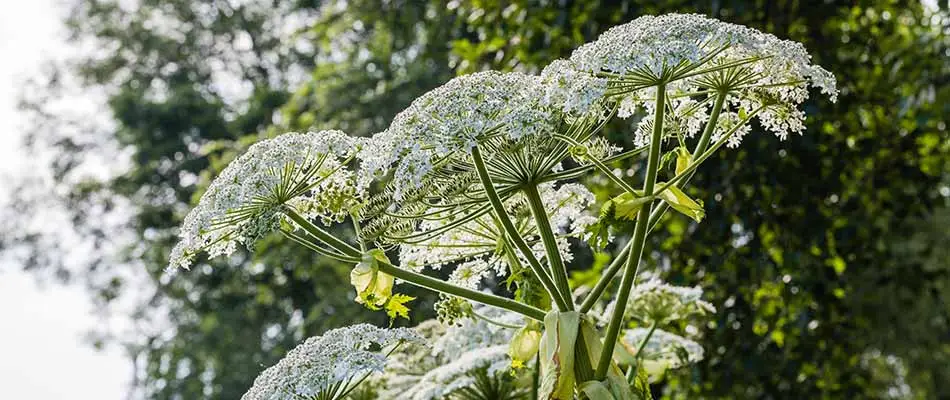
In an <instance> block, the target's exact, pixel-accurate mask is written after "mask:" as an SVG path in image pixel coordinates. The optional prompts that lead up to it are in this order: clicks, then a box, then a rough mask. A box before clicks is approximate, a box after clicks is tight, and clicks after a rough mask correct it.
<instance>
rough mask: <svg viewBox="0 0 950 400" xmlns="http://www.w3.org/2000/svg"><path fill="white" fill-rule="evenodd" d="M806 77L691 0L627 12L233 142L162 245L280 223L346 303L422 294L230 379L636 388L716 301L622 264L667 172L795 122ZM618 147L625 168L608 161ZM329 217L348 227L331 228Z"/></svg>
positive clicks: (225, 243) (784, 130) (219, 239)
mask: <svg viewBox="0 0 950 400" xmlns="http://www.w3.org/2000/svg"><path fill="white" fill-rule="evenodd" d="M810 87H815V88H818V89H820V91H821V92H822V93H824V94H826V95H828V96H830V97H831V99H832V101H834V100H835V97H836V95H837V90H836V88H835V80H834V77H833V76H832V75H831V74H830V73H829V72H828V71H825V70H824V69H822V68H820V67H818V66H815V65H812V64H811V63H810V57H809V56H808V54H807V52H806V51H805V49H804V47H803V46H801V45H800V44H798V43H794V42H790V41H783V40H779V39H777V38H776V37H774V36H772V35H769V34H765V33H762V32H759V31H756V30H753V29H749V28H745V27H742V26H737V25H732V24H727V23H723V22H720V21H717V20H714V19H710V18H706V17H703V16H698V15H678V14H673V15H664V16H658V17H653V16H645V17H642V18H638V19H636V20H634V21H632V22H630V23H627V24H625V25H620V26H617V27H614V28H612V29H610V30H608V31H607V32H606V33H604V34H603V35H601V36H600V37H599V38H598V39H597V40H596V41H594V42H591V43H588V44H586V45H584V46H582V47H580V48H578V49H577V50H576V51H575V52H574V53H573V54H572V55H571V57H570V58H569V59H567V60H558V61H555V62H554V63H552V64H551V65H549V66H548V67H547V68H545V69H544V70H543V72H542V73H541V74H540V76H533V75H526V74H521V73H499V72H482V73H475V74H471V75H466V76H461V77H458V78H455V79H453V80H451V81H449V82H448V83H446V84H445V85H444V86H442V87H439V88H437V89H435V90H433V91H431V92H429V93H427V94H425V95H423V96H421V97H420V98H418V99H417V100H415V101H414V102H413V103H412V105H411V106H410V107H409V108H408V109H406V110H405V111H403V112H402V113H400V114H399V115H397V116H396V117H395V119H394V121H393V122H392V124H391V126H390V127H389V128H388V129H387V130H386V131H384V132H381V133H378V134H376V135H374V136H373V137H371V138H357V137H351V136H347V135H346V134H344V133H343V132H339V131H320V132H308V133H287V134H283V135H280V136H277V137H275V138H272V139H268V140H264V141H261V142H259V143H257V144H254V145H253V146H251V148H250V149H249V150H248V151H247V152H246V153H245V154H243V155H241V156H240V157H238V158H237V159H235V160H234V161H233V162H231V163H230V164H229V165H228V166H227V167H226V168H225V169H224V170H223V171H222V172H221V174H220V175H219V176H218V177H217V178H216V179H215V180H214V181H213V182H212V184H211V185H210V187H209V188H208V190H207V191H206V193H204V195H203V196H202V197H201V199H200V201H199V204H198V205H197V207H195V209H194V210H192V211H191V212H190V213H189V214H188V215H187V217H186V218H185V222H184V224H183V226H182V227H181V232H180V237H181V241H180V243H179V244H178V245H177V246H176V247H175V249H174V251H173V254H172V255H171V259H172V264H173V265H174V266H178V267H183V268H187V267H188V266H189V265H190V264H191V263H192V261H193V258H194V257H195V255H197V254H198V253H202V252H203V253H207V254H208V256H220V255H228V254H230V253H231V252H232V251H234V250H235V248H236V247H237V246H239V245H242V246H248V247H251V246H253V244H254V242H255V241H257V240H258V239H259V238H261V237H262V236H263V235H267V234H271V233H272V232H279V233H280V234H283V235H285V236H286V237H287V238H289V239H291V240H292V241H294V242H296V243H298V244H299V245H301V246H304V247H306V248H307V249H310V250H312V251H313V252H314V253H316V254H317V255H319V256H323V257H330V258H333V259H337V260H341V261H344V262H348V263H351V264H352V265H353V266H354V267H353V270H352V273H351V276H350V277H351V282H352V284H353V286H354V288H355V293H356V295H355V301H356V302H358V303H361V304H363V305H365V306H366V307H368V308H370V309H373V310H383V311H385V312H387V313H388V314H389V316H390V317H391V318H393V319H395V318H408V312H409V308H408V306H409V305H410V304H411V300H413V299H412V298H411V297H409V296H407V295H405V294H401V293H398V287H399V286H401V285H416V286H419V287H422V288H426V289H430V290H433V291H436V292H439V293H440V294H441V300H440V301H439V302H438V303H437V304H436V309H437V310H436V311H437V314H438V316H439V318H438V321H425V322H422V323H421V324H419V326H418V327H416V328H415V329H407V328H398V329H389V328H378V327H373V326H369V325H356V326H351V327H346V328H341V329H337V330H333V331H330V332H327V333H326V334H324V335H323V336H320V337H315V338H311V339H309V340H307V341H306V342H305V343H303V344H301V345H300V346H299V347H298V348H296V349H294V350H293V351H291V352H290V353H289V354H288V355H287V357H286V358H285V359H283V360H281V361H280V362H279V363H277V364H276V365H274V366H272V367H270V368H268V369H267V370H265V371H264V372H263V373H262V374H261V376H260V377H259V378H258V379H257V380H256V381H255V383H254V386H253V387H252V388H251V389H250V391H248V392H247V394H246V395H245V398H246V399H339V398H347V397H349V398H387V399H388V398H393V399H413V400H421V399H443V398H457V399H521V398H533V399H542V398H543V399H573V398H590V399H617V400H626V399H640V398H650V397H651V395H650V382H651V381H653V380H655V379H656V378H658V377H659V376H661V375H662V374H663V373H664V371H666V370H668V369H673V368H679V367H683V366H685V365H688V364H690V363H694V362H697V361H699V360H701V359H702V357H703V349H702V346H700V345H699V344H698V343H696V342H694V341H692V340H690V339H688V338H687V337H685V336H683V335H680V334H678V333H677V328H678V327H682V326H683V325H684V323H691V322H697V320H698V319H701V318H703V316H705V315H709V314H710V313H714V312H715V308H714V307H713V306H712V305H710V304H708V303H706V302H704V301H703V300H702V299H701V295H702V290H701V289H700V288H690V287H677V286H672V285H669V284H666V283H664V282H662V281H660V280H659V279H657V278H656V274H650V273H649V272H647V271H644V274H642V275H645V276H647V275H648V276H652V277H651V278H649V279H646V278H645V276H640V275H641V274H640V268H639V267H640V264H641V258H642V256H643V252H644V244H645V243H646V238H647V235H649V234H650V232H651V230H652V229H653V228H654V227H655V226H656V224H657V223H658V222H659V221H660V220H661V218H662V217H663V216H664V214H665V213H666V212H667V211H669V210H670V209H672V210H673V211H674V212H677V213H681V214H683V215H685V216H686V217H688V218H692V219H694V220H696V221H697V222H699V221H701V220H702V218H703V205H702V201H701V200H700V199H693V198H691V197H690V196H689V195H688V194H687V193H686V192H685V191H684V188H685V187H686V185H687V184H688V183H689V181H690V178H691V177H692V175H693V173H694V172H695V171H696V169H697V168H699V167H700V166H701V165H702V164H703V162H704V161H706V160H707V159H708V158H709V157H710V156H712V155H713V154H714V153H716V152H717V151H719V150H721V149H722V148H723V147H724V146H725V147H736V146H738V145H739V144H740V142H741V141H742V138H743V137H744V136H745V135H747V134H748V133H749V132H750V131H751V123H752V121H753V120H756V121H758V124H759V125H760V126H761V127H762V128H764V130H766V131H770V132H772V133H774V134H775V135H776V136H778V138H780V139H783V140H784V139H785V138H786V136H788V135H789V134H790V133H799V134H800V133H802V131H803V128H804V123H803V122H804V119H805V116H804V113H803V112H802V110H801V109H800V108H799V107H800V105H801V103H802V102H803V101H805V99H806V98H807V97H808V90H809V88H810ZM613 118H631V119H633V120H635V121H637V122H636V123H635V124H631V125H630V126H632V127H635V128H634V129H633V132H632V134H631V135H632V140H630V141H629V142H632V143H633V146H632V147H633V148H622V147H620V146H618V145H616V144H614V143H611V142H609V141H607V140H606V139H605V136H604V135H603V131H604V129H605V126H607V123H608V122H609V121H610V120H611V119H613ZM637 157H639V158H646V166H645V170H644V171H645V172H644V173H643V174H642V176H637V177H636V179H633V178H631V177H630V176H628V175H624V174H616V173H615V172H614V171H613V170H612V167H611V166H610V165H611V164H612V163H614V162H616V161H620V160H628V159H633V158H637ZM665 163H668V164H670V165H671V168H661V165H664V164H665ZM592 174H601V175H603V176H604V177H605V178H606V179H609V180H610V181H611V182H612V183H613V187H616V188H618V189H617V190H618V192H617V193H615V196H614V197H612V198H610V199H607V200H605V201H602V202H600V204H598V205H596V206H595V198H594V195H593V194H592V193H591V192H590V191H589V190H588V189H587V187H585V186H584V184H583V183H582V182H583V181H580V180H579V178H582V177H585V176H587V175H592ZM337 225H345V226H348V227H351V229H352V230H353V231H355V239H353V240H349V239H346V238H341V237H338V236H335V235H333V234H331V233H330V232H339V227H337ZM348 229H349V228H348ZM627 237H629V240H627V241H626V242H624V243H617V245H618V247H619V248H620V251H619V253H618V254H617V256H616V257H614V259H613V261H612V262H611V264H610V265H608V266H607V267H606V268H605V269H604V270H603V272H602V276H600V279H599V281H598V282H597V283H596V284H595V285H594V286H593V287H571V284H570V281H569V279H568V268H567V266H568V265H569V264H571V263H572V262H573V257H572V249H576V248H577V247H576V246H591V247H594V248H598V249H599V248H602V247H604V246H606V245H607V244H610V243H611V242H614V241H616V240H617V239H618V238H627ZM585 267H588V268H590V267H591V266H585V265H574V266H573V268H575V269H583V268H585ZM432 270H442V271H443V274H441V275H442V276H446V275H447V276H448V278H447V279H439V278H435V277H433V276H430V274H431V271H432ZM618 276H619V277H620V280H619V286H618V287H617V288H615V289H614V290H610V291H608V290H607V289H608V288H609V287H610V286H611V285H612V284H613V283H614V282H615V278H617V277H618ZM638 278H639V279H638ZM489 280H491V281H494V282H498V283H499V284H496V285H491V286H490V287H489V286H488V285H485V283H486V282H488V281H489ZM638 280H639V282H638ZM492 288H499V289H505V290H504V293H513V296H502V295H499V294H497V293H493V292H492ZM608 294H610V295H609V296H608Z"/></svg>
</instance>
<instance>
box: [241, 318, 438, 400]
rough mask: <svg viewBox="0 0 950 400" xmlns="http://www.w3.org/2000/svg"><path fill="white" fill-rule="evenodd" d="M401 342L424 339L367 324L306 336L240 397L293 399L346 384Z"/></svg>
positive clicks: (382, 361) (381, 362)
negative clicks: (306, 337) (301, 342)
mask: <svg viewBox="0 0 950 400" xmlns="http://www.w3.org/2000/svg"><path fill="white" fill-rule="evenodd" d="M403 343H409V344H423V343H425V340H424V339H423V337H422V336H421V335H419V334H418V333H416V332H415V331H413V330H411V329H407V328H397V329H383V328H377V327H375V326H372V325H368V324H359V325H353V326H349V327H346V328H340V329H334V330H331V331H328V332H327V333H325V334H324V335H323V336H315V337H312V338H310V339H307V341H306V342H304V343H303V344H301V345H299V346H297V347H296V348H294V349H293V350H291V351H290V352H289V353H287V356H286V357H284V358H283V359H281V360H280V361H279V362H278V363H277V364H276V365H274V366H272V367H270V368H268V369H266V370H264V372H263V373H261V375H260V376H259V377H257V379H255V380H254V386H252V387H251V389H250V390H249V391H248V392H247V393H246V394H244V396H243V397H242V399H243V400H296V399H301V398H316V397H318V396H320V395H325V394H327V393H328V391H333V390H345V388H346V386H347V385H349V384H350V383H351V381H352V380H354V378H355V379H356V380H359V379H361V378H363V377H364V376H365V375H368V374H372V373H374V372H382V371H383V370H384V368H385V367H386V352H387V351H389V350H390V349H392V348H393V346H396V345H401V344H403Z"/></svg>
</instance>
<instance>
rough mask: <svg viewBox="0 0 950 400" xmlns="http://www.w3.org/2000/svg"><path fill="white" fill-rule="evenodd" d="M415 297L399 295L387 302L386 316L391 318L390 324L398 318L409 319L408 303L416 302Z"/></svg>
mask: <svg viewBox="0 0 950 400" xmlns="http://www.w3.org/2000/svg"><path fill="white" fill-rule="evenodd" d="M415 299H416V298H415V297H412V296H409V295H406V294H402V293H397V294H394V295H393V296H392V297H390V298H389V301H387V302H386V315H388V316H389V320H390V323H391V322H392V321H393V320H395V319H396V318H398V317H402V318H405V319H409V307H406V303H408V302H410V301H413V300H415Z"/></svg>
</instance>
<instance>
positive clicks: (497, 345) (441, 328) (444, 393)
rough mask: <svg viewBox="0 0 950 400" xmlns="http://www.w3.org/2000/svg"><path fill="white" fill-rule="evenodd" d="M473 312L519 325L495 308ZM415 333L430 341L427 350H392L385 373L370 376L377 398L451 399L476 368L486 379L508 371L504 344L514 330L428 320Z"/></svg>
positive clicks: (465, 321)
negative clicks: (375, 386) (372, 378)
mask: <svg viewBox="0 0 950 400" xmlns="http://www.w3.org/2000/svg"><path fill="white" fill-rule="evenodd" d="M475 312H477V313H478V314H480V315H483V316H486V317H488V318H491V319H492V320H494V321H499V322H502V323H505V324H510V325H516V326H517V325H521V324H524V318H523V317H521V316H520V315H517V314H514V313H511V312H508V311H505V310H501V309H497V308H492V307H487V306H481V305H476V306H475ZM416 329H417V331H419V332H420V333H422V334H424V335H425V336H426V337H427V338H429V339H430V341H431V343H432V347H431V348H422V347H418V346H417V347H404V348H400V349H399V350H397V351H396V352H394V353H393V355H392V360H391V362H390V363H389V364H388V365H387V367H386V371H385V372H384V373H383V374H381V375H379V376H376V377H374V380H375V381H374V382H373V384H376V385H379V386H381V393H380V396H379V398H384V399H390V398H391V399H411V400H441V399H445V398H452V397H450V395H451V394H452V393H453V392H455V391H457V390H459V389H462V388H467V387H471V386H472V385H474V384H475V381H476V378H475V375H474V373H475V372H476V371H478V370H481V369H484V370H485V372H487V373H488V375H489V376H494V375H496V374H507V373H508V369H509V367H510V365H511V359H510V358H509V357H508V354H507V352H508V343H509V342H510V341H511V337H512V335H513V334H514V332H515V330H514V329H509V328H505V327H501V326H498V325H495V324H492V323H488V322H486V321H485V320H482V319H471V318H468V319H463V320H460V321H458V322H457V323H455V324H452V325H448V326H446V325H442V324H440V323H439V322H437V321H435V320H429V321H424V322H422V323H421V324H419V326H418V327H417V328H416Z"/></svg>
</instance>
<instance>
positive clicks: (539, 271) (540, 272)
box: [472, 146, 569, 318]
mask: <svg viewBox="0 0 950 400" xmlns="http://www.w3.org/2000/svg"><path fill="white" fill-rule="evenodd" d="M472 161H473V164H475V170H476V171H477V172H478V178H479V179H480V180H481V182H482V186H483V187H484V189H485V196H486V197H488V201H489V202H490V203H491V206H492V209H493V210H494V211H495V216H496V217H497V218H498V221H499V222H501V226H502V228H504V230H505V234H506V235H507V237H508V240H510V241H511V243H513V244H514V245H515V247H517V248H518V250H519V251H521V253H522V254H523V255H524V257H525V259H527V260H528V265H530V266H531V270H532V271H534V274H535V275H536V276H537V277H538V280H539V281H541V285H542V286H544V289H545V290H547V292H548V295H550V296H551V299H553V300H554V302H555V304H557V307H558V309H559V310H561V311H566V310H568V309H569V308H568V307H569V306H568V303H567V301H566V300H565V299H564V298H563V297H561V294H560V292H558V290H557V286H556V285H555V284H554V282H553V281H552V280H551V277H550V276H549V275H548V273H547V272H546V271H545V270H544V267H543V266H542V265H541V262H540V261H538V258H537V257H535V256H534V252H533V251H532V250H531V246H529V245H528V243H527V242H525V240H524V238H523V237H521V233H520V232H519V231H518V228H517V227H515V224H514V223H513V222H511V218H510V217H509V216H508V212H507V211H506V210H505V205H504V204H503V203H502V202H501V198H499V197H498V193H497V192H496V191H495V186H494V184H492V181H491V177H490V176H489V175H488V169H487V168H486V167H485V160H484V159H482V154H481V152H480V151H479V149H478V146H475V147H473V148H472ZM542 318H543V317H542Z"/></svg>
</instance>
